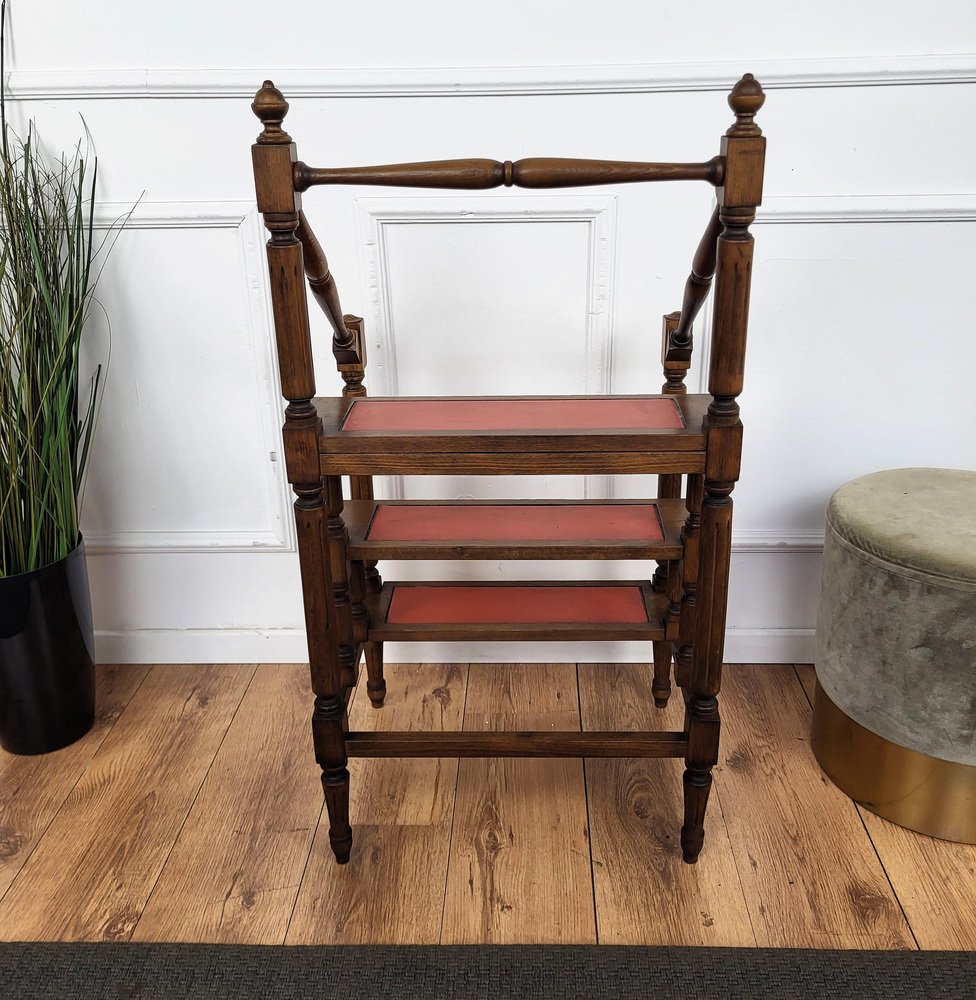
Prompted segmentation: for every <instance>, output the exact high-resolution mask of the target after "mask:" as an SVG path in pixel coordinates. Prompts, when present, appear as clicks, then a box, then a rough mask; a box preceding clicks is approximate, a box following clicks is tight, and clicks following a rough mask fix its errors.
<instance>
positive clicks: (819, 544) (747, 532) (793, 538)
mask: <svg viewBox="0 0 976 1000" xmlns="http://www.w3.org/2000/svg"><path fill="white" fill-rule="evenodd" d="M823 547H824V533H823V531H822V530H821V531H781V530H776V529H765V528H745V529H743V530H741V531H737V530H736V529H735V528H734V527H733V529H732V551H733V552H752V553H759V554H760V555H764V556H769V555H776V554H777V553H780V554H784V555H793V554H794V553H796V552H822V551H823Z"/></svg>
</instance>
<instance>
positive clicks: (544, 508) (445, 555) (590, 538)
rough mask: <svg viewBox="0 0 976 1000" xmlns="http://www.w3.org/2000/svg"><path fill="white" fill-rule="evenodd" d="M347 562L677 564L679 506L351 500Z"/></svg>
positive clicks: (676, 502)
mask: <svg viewBox="0 0 976 1000" xmlns="http://www.w3.org/2000/svg"><path fill="white" fill-rule="evenodd" d="M343 515H344V517H345V521H346V526H347V528H348V530H349V556H350V558H352V559H656V560H658V561H662V560H668V559H679V558H681V538H680V535H681V526H682V524H683V522H684V519H685V517H686V515H687V510H686V508H685V504H684V501H683V500H650V501H649V500H617V501H612V502H611V501H606V500H593V501H586V500H582V501H581V500H547V501H543V500H539V501H532V500H502V501H484V500H469V501H464V500H450V501H430V500H420V501H402V500H401V501H397V500H378V501H375V502H374V501H367V500H350V501H348V502H347V503H346V505H345V509H344V511H343Z"/></svg>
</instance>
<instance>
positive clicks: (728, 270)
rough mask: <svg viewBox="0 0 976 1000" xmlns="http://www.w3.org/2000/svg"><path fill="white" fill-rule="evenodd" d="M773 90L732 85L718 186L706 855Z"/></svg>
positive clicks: (702, 761) (689, 835)
mask: <svg viewBox="0 0 976 1000" xmlns="http://www.w3.org/2000/svg"><path fill="white" fill-rule="evenodd" d="M764 100H765V97H764V95H763V92H762V88H761V87H760V86H759V84H758V83H757V82H756V81H755V80H754V79H753V77H752V75H751V74H746V75H745V76H744V77H743V78H742V79H741V80H740V81H739V82H738V83H737V84H736V85H735V87H734V88H733V90H732V93H731V94H730V95H729V105H730V106H731V108H732V110H733V111H734V112H735V115H736V120H735V123H734V124H733V125H732V126H731V128H729V130H728V131H727V132H726V134H725V138H724V139H723V140H722V155H723V156H724V158H725V173H724V178H723V180H724V183H723V185H722V187H720V188H719V191H718V202H719V219H720V221H721V224H722V232H721V235H720V236H719V238H718V253H717V271H716V288H715V311H714V317H713V323H712V355H711V359H712V360H711V370H710V371H709V378H708V391H709V393H710V394H711V396H712V401H711V403H710V404H709V407H708V414H707V416H706V418H705V432H706V435H707V442H706V460H705V461H706V464H705V481H704V497H703V500H702V513H701V541H700V550H699V573H698V587H697V599H696V609H695V634H694V649H693V651H692V657H693V659H692V668H691V677H690V679H689V699H688V702H687V709H686V711H687V716H686V726H687V729H688V753H687V757H686V760H685V764H686V766H685V774H684V789H685V822H684V826H683V827H682V828H681V847H682V852H683V855H684V859H685V861H687V862H690V863H693V862H695V861H696V860H697V859H698V854H699V851H700V850H701V846H702V841H703V838H704V819H705V806H706V804H707V802H708V793H709V790H710V788H711V784H712V775H711V771H712V767H713V765H714V764H715V763H716V762H717V761H718V741H719V728H720V721H719V711H718V693H719V689H720V687H721V679H722V658H723V652H724V645H725V618H726V607H727V600H728V575H729V563H730V558H731V547H732V490H733V488H734V487H735V483H736V480H737V479H738V478H739V464H740V459H741V454H742V423H741V422H740V420H739V404H738V402H737V397H738V395H739V393H741V392H742V373H743V363H744V360H745V348H746V317H747V315H748V309H749V284H750V278H751V272H752V249H753V240H752V236H751V235H750V233H749V226H750V224H751V223H752V222H753V220H754V219H755V217H756V206H757V205H758V204H759V203H760V200H761V198H762V181H763V160H764V156H765V139H763V137H762V132H761V131H760V129H759V126H758V125H756V124H755V122H754V120H753V119H754V116H755V114H756V112H757V111H758V110H759V109H760V108H761V107H762V105H763V101H764Z"/></svg>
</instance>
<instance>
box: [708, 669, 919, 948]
mask: <svg viewBox="0 0 976 1000" xmlns="http://www.w3.org/2000/svg"><path fill="white" fill-rule="evenodd" d="M722 698H723V702H722V703H723V705H724V706H728V708H727V710H726V711H725V714H724V726H723V729H724V732H723V742H722V753H721V756H720V760H719V766H718V768H717V769H716V770H717V773H718V780H717V781H716V792H717V798H718V800H719V802H720V803H721V808H722V812H723V813H724V815H725V820H726V823H727V825H728V831H729V837H730V839H731V841H732V848H733V850H734V852H735V856H736V862H737V865H738V870H739V878H740V880H741V882H742V888H743V891H744V892H745V897H746V903H747V905H748V907H749V916H750V919H751V921H752V926H753V929H754V931H755V934H756V943H757V944H758V945H759V946H760V947H773V948H913V947H915V942H914V940H913V938H912V935H911V931H910V930H909V927H908V924H907V922H906V920H905V917H904V914H903V913H902V911H901V908H900V907H899V905H898V900H897V899H896V898H895V894H894V893H893V892H892V890H891V886H890V885H889V884H888V880H887V878H886V876H885V872H884V869H883V868H882V866H881V863H880V862H879V860H878V856H877V854H876V853H875V851H874V848H873V847H872V845H871V841H870V840H869V839H868V837H867V836H866V835H865V831H864V825H863V823H862V822H861V819H860V816H859V815H858V812H857V810H856V809H855V807H854V805H853V803H852V802H851V801H850V799H848V798H847V797H846V796H845V795H843V794H842V793H841V792H839V791H838V790H837V789H836V788H834V786H833V785H831V784H830V783H829V782H828V781H827V779H826V778H825V777H824V776H823V775H822V774H821V772H820V768H819V767H818V766H817V763H816V761H815V760H814V758H813V754H812V752H811V750H810V740H809V734H810V717H811V710H810V706H809V703H808V702H807V699H806V696H805V694H804V692H803V689H802V688H801V687H800V685H799V684H798V682H797V679H796V675H795V673H794V672H793V671H790V670H784V669H783V668H781V667H773V666H767V665H759V664H748V665H736V666H731V667H728V668H727V669H726V672H725V677H724V681H723V692H722Z"/></svg>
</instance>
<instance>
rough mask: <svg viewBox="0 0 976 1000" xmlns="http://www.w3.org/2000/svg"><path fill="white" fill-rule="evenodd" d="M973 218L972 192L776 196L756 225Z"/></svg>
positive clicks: (974, 196) (975, 208)
mask: <svg viewBox="0 0 976 1000" xmlns="http://www.w3.org/2000/svg"><path fill="white" fill-rule="evenodd" d="M974 221H976V194H973V193H960V194H951V193H950V194H906V195H888V194H878V195H869V194H855V195H803V196H796V197H793V196H786V195H777V196H772V197H767V198H766V199H765V200H764V201H763V204H762V205H761V206H760V207H759V210H758V211H757V213H756V221H755V225H757V226H758V225H798V224H812V225H825V224H831V223H834V224H848V225H849V224H852V223H874V224H879V223H885V224H887V223H895V222H898V223H904V222H974Z"/></svg>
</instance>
